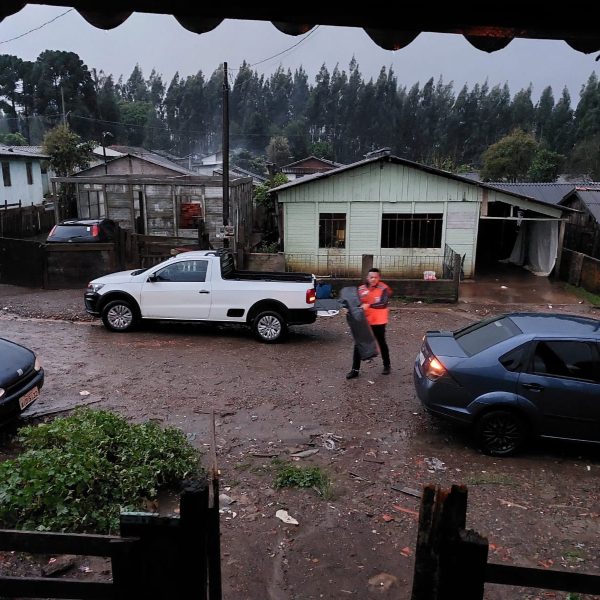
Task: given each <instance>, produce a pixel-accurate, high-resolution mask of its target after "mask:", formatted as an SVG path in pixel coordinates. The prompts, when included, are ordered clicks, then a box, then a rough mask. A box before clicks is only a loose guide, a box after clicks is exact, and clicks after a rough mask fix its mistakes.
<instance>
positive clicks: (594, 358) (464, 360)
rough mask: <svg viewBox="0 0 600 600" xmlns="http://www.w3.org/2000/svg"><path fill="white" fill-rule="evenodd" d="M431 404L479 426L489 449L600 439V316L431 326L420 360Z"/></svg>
mask: <svg viewBox="0 0 600 600" xmlns="http://www.w3.org/2000/svg"><path fill="white" fill-rule="evenodd" d="M414 382H415V387H416V391H417V395H418V396H419V399H420V400H421V402H422V404H423V406H424V407H425V408H426V409H427V410H428V411H429V412H431V413H433V414H435V415H438V416H440V417H442V418H444V419H448V420H451V421H455V422H457V423H463V424H466V425H469V426H471V427H473V428H474V431H475V434H476V437H477V440H478V443H479V445H480V447H481V448H482V450H483V451H484V452H486V453H488V454H492V455H495V456H506V455H509V454H512V453H514V452H516V451H517V450H518V449H519V448H521V447H522V445H523V444H524V443H525V442H526V441H527V440H528V439H529V438H531V437H536V436H540V437H546V438H556V439H565V440H576V441H585V442H596V443H600V321H598V320H596V319H591V318H586V317H580V316H574V315H562V314H543V313H514V314H506V315H501V316H499V317H494V318H492V319H486V320H484V321H481V322H479V323H476V324H474V325H469V326H468V327H465V328H463V329H459V330H457V331H454V332H451V331H428V332H427V333H426V335H425V337H424V339H423V345H422V347H421V351H420V352H419V355H418V356H417V360H416V362H415V368H414Z"/></svg>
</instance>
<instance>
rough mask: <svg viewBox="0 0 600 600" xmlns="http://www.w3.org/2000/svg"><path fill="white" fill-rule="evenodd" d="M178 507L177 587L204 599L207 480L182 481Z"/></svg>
mask: <svg viewBox="0 0 600 600" xmlns="http://www.w3.org/2000/svg"><path fill="white" fill-rule="evenodd" d="M182 488H183V489H182V492H181V499H180V504H179V511H180V513H179V514H180V519H181V541H180V545H179V548H178V550H179V553H180V555H179V564H180V565H181V570H180V573H179V575H180V577H181V580H180V581H179V584H180V585H181V588H182V589H194V590H195V594H194V597H195V598H197V599H198V600H206V598H207V591H208V588H207V583H208V560H207V558H208V557H207V553H208V527H209V522H210V515H209V509H208V496H209V489H208V481H207V479H206V478H204V479H193V480H187V481H184V483H183V486H182Z"/></svg>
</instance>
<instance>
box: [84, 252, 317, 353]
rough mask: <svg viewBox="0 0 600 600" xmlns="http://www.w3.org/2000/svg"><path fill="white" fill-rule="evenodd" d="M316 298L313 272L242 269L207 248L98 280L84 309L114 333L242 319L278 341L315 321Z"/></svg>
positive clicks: (227, 255) (259, 334)
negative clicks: (165, 323) (146, 325)
mask: <svg viewBox="0 0 600 600" xmlns="http://www.w3.org/2000/svg"><path fill="white" fill-rule="evenodd" d="M315 298H316V288H315V276H314V275H311V274H310V273H269V272H265V273H262V272H259V271H237V270H236V269H235V266H234V260H233V255H232V254H231V252H229V251H224V250H216V251H215V250H205V251H199V252H196V251H194V252H184V253H181V254H178V255H177V256H175V257H173V258H170V259H168V260H166V261H164V262H162V263H160V264H159V265H155V266H154V267H150V268H149V269H138V270H135V271H123V272H120V273H113V274H111V275H105V276H104V277H99V278H98V279H94V280H93V281H91V282H90V283H89V285H88V288H87V291H86V293H85V308H86V311H87V312H88V313H90V314H92V315H95V316H99V317H101V318H102V321H103V323H104V326H105V327H106V328H107V329H109V330H110V331H116V332H124V331H129V330H130V329H132V328H133V327H135V325H137V324H138V323H139V322H140V320H142V319H156V320H172V321H208V322H217V323H239V324H243V325H246V326H248V327H250V328H251V329H252V330H253V331H254V333H255V335H256V336H257V338H258V339H259V340H260V341H262V342H266V343H274V342H279V341H281V340H282V339H283V338H284V337H285V334H286V333H287V328H288V326H289V325H301V324H307V323H313V322H314V321H315V320H316V316H317V313H316V310H315Z"/></svg>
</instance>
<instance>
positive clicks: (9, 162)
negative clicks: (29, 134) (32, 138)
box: [0, 145, 49, 206]
mask: <svg viewBox="0 0 600 600" xmlns="http://www.w3.org/2000/svg"><path fill="white" fill-rule="evenodd" d="M48 158H49V157H48V155H46V154H44V153H43V152H42V149H41V147H39V146H2V145H0V166H1V168H2V176H1V179H0V205H4V206H7V205H18V204H19V202H20V203H21V206H30V205H32V204H41V203H42V200H43V199H44V194H47V193H48V189H49V188H48V186H49V184H48V177H47V167H46V161H47V160H48Z"/></svg>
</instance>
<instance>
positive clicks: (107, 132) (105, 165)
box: [102, 131, 114, 175]
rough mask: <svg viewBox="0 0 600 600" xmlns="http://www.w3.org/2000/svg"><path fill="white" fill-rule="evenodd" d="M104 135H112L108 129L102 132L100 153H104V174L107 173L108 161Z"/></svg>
mask: <svg viewBox="0 0 600 600" xmlns="http://www.w3.org/2000/svg"><path fill="white" fill-rule="evenodd" d="M106 136H110V137H114V136H113V134H112V133H111V132H110V131H103V132H102V154H104V174H105V175H108V162H107V160H106Z"/></svg>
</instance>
